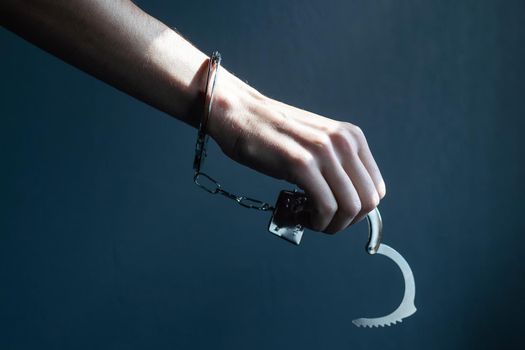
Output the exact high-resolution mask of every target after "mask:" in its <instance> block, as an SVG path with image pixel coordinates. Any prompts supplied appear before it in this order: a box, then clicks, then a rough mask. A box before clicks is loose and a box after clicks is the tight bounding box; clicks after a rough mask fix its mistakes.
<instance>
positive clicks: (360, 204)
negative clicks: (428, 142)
mask: <svg viewBox="0 0 525 350" xmlns="http://www.w3.org/2000/svg"><path fill="white" fill-rule="evenodd" d="M0 23H1V24H2V25H3V26H4V27H5V28H7V29H9V30H11V31H12V32H14V33H16V34H18V35H20V36H21V37H23V38H25V39H26V40H28V41H30V42H32V43H34V44H35V45H37V46H39V47H41V48H42V49H44V50H46V51H48V52H50V53H51V54H53V55H55V56H57V57H59V58H61V59H63V60H64V61H66V62H68V63H70V64H72V65H74V66H76V67H78V68H80V69H82V70H84V71H85V72H87V73H89V74H91V75H93V76H95V77H97V78H99V79H101V80H103V81H105V82H107V83H109V84H111V85H113V86H115V87H116V88H118V89H120V90H122V91H124V92H126V93H128V94H130V95H132V96H134V97H136V98H138V99H140V100H142V101H144V102H146V103H148V104H150V105H152V106H153V107H155V108H158V109H160V110H162V111H164V112H166V113H168V114H170V115H172V116H173V117H175V118H177V119H180V120H182V121H183V122H185V123H187V124H190V125H192V126H194V127H196V126H197V125H198V124H199V121H200V119H201V116H202V106H203V103H204V97H203V96H204V88H205V83H206V72H207V64H208V59H209V57H208V56H207V55H205V54H204V53H202V52H201V51H200V50H198V49H197V48H196V47H194V46H193V45H192V44H191V43H190V42H188V41H187V40H185V39H184V38H183V37H182V36H181V35H180V34H179V33H177V32H176V31H174V30H172V29H170V28H169V27H167V26H166V25H164V24H163V23H161V22H160V21H158V20H157V19H155V18H153V17H151V16H150V15H148V14H147V13H145V12H144V11H142V10H141V9H140V8H138V7H137V6H136V5H135V4H133V3H132V2H131V1H124V0H113V1H107V0H91V1H83V0H63V1H59V0H26V1H20V0H3V1H2V2H1V3H0ZM207 132H208V134H209V135H210V136H211V137H212V138H213V139H214V140H215V141H216V142H217V143H218V144H219V146H220V147H221V149H222V150H223V152H224V153H225V154H226V155H228V156H229V157H230V158H232V159H233V160H235V161H237V162H239V163H241V164H244V165H246V166H249V167H251V168H253V169H255V170H257V171H259V172H261V173H264V174H266V175H269V176H272V177H274V178H277V179H283V180H286V181H288V182H290V183H292V184H296V185H297V186H298V187H300V188H301V189H303V190H304V191H305V193H306V194H307V196H308V197H309V198H310V199H311V200H310V201H309V203H310V207H309V208H308V209H307V215H305V216H304V217H303V218H302V220H303V223H304V224H305V225H306V226H307V227H309V228H311V229H313V230H315V231H322V232H326V233H336V232H338V231H341V230H343V229H345V228H346V227H348V226H349V225H351V224H353V223H356V222H358V221H360V220H361V219H363V218H364V217H365V216H366V214H367V213H369V212H370V211H371V210H373V209H374V208H375V207H376V206H377V205H378V204H379V201H380V199H382V198H383V197H384V196H385V193H386V188H385V182H384V181H383V178H382V176H381V173H380V171H379V168H378V166H377V164H376V162H375V160H374V158H373V156H372V153H371V152H370V148H369V146H368V144H367V142H366V138H365V136H364V134H363V132H362V131H361V129H360V128H359V127H357V126H355V125H353V124H350V123H346V122H340V121H337V120H333V119H330V118H327V117H323V116H321V115H317V114H315V113H311V112H308V111H305V110H302V109H300V108H297V107H293V106H290V105H288V104H286V103H283V102H280V101H277V100H275V99H271V98H269V97H267V96H265V95H263V94H261V93H260V92H258V91H257V90H256V89H254V88H253V87H251V86H249V85H248V84H246V83H245V82H243V81H241V80H240V79H238V78H237V77H235V76H234V75H233V74H231V73H230V72H229V71H228V70H226V69H225V68H224V67H221V68H220V72H219V76H218V80H217V85H216V89H215V97H214V104H213V108H212V112H211V114H210V116H209V119H208V125H207Z"/></svg>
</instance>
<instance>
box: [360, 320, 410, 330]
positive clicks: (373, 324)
mask: <svg viewBox="0 0 525 350" xmlns="http://www.w3.org/2000/svg"><path fill="white" fill-rule="evenodd" d="M401 322H403V320H402V319H400V320H394V321H392V322H385V323H377V322H370V321H363V322H354V324H355V325H356V326H357V327H364V328H367V327H368V328H374V327H375V328H379V327H389V326H392V325H395V324H396V323H401Z"/></svg>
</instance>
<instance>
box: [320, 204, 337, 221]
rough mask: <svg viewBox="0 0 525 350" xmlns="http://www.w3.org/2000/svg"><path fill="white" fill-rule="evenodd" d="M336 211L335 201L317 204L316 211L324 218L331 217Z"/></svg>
mask: <svg viewBox="0 0 525 350" xmlns="http://www.w3.org/2000/svg"><path fill="white" fill-rule="evenodd" d="M336 211H337V203H336V202H335V201H323V202H321V203H319V204H318V206H317V213H318V214H319V215H320V216H322V217H323V218H325V220H329V219H331V218H332V217H333V216H334V214H335V212H336Z"/></svg>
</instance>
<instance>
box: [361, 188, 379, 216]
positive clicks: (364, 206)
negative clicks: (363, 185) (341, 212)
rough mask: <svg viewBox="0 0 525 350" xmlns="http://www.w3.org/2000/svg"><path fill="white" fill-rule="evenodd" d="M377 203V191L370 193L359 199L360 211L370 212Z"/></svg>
mask: <svg viewBox="0 0 525 350" xmlns="http://www.w3.org/2000/svg"><path fill="white" fill-rule="evenodd" d="M378 205H379V195H378V194H377V192H373V193H370V194H369V195H367V196H366V197H365V199H364V200H361V211H362V212H364V213H369V212H371V211H372V210H373V209H374V208H375V207H377V206H378Z"/></svg>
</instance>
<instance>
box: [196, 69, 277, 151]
mask: <svg viewBox="0 0 525 350" xmlns="http://www.w3.org/2000/svg"><path fill="white" fill-rule="evenodd" d="M267 100H268V98H267V97H266V96H264V95H262V94H261V93H260V92H258V91H257V90H256V89H254V88H252V87H251V86H250V85H248V84H246V83H245V82H243V81H242V80H240V79H239V78H237V77H236V76H235V75H233V74H231V73H230V72H228V71H227V70H226V69H225V68H222V67H221V68H220V70H219V75H218V77H217V82H216V85H215V92H214V97H213V105H212V109H211V113H210V115H209V118H208V122H207V127H206V132H207V134H208V135H210V137H211V138H213V139H214V140H215V141H216V142H217V143H218V144H219V146H220V147H221V149H222V150H223V151H224V152H225V153H226V154H228V155H232V152H233V150H234V148H235V144H236V142H237V139H238V137H239V136H240V135H241V134H242V133H243V130H246V128H247V127H249V126H248V123H249V120H248V119H247V118H246V116H247V115H250V111H254V110H255V109H256V108H257V106H259V105H260V104H262V103H265V101H267Z"/></svg>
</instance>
